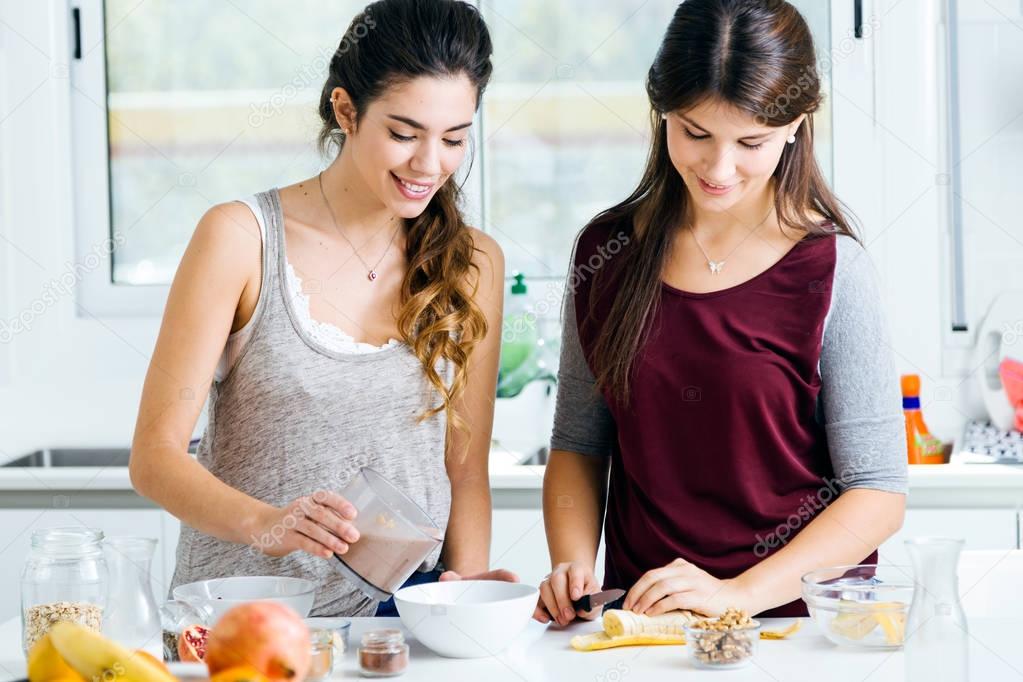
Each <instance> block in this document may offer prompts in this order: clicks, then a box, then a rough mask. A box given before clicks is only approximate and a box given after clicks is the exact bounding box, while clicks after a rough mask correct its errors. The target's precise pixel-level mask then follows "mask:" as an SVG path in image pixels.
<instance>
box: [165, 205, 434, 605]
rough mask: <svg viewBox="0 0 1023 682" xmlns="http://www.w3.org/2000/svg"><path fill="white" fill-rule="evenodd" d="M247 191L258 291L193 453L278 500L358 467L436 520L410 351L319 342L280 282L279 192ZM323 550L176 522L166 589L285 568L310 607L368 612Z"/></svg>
mask: <svg viewBox="0 0 1023 682" xmlns="http://www.w3.org/2000/svg"><path fill="white" fill-rule="evenodd" d="M256 196H257V200H258V203H259V207H260V210H261V213H262V216H261V217H262V218H263V221H264V224H265V226H266V239H265V240H264V244H263V266H262V285H261V288H260V292H259V300H258V302H257V303H256V308H255V311H254V312H253V315H252V332H251V336H250V337H249V339H248V341H247V342H246V343H245V346H244V348H243V349H242V351H241V354H240V355H239V356H238V358H237V359H236V361H235V362H234V364H233V365H232V367H231V370H230V372H229V373H228V374H227V376H226V377H224V378H223V380H222V381H217V382H214V384H213V385H212V387H211V389H210V397H209V414H208V416H209V422H208V425H207V427H206V431H205V432H204V433H203V437H202V441H201V442H200V443H199V449H198V460H199V462H200V463H201V464H202V465H203V466H205V467H206V468H207V469H209V471H210V472H211V473H213V474H214V475H215V476H216V477H217V478H219V479H220V480H222V481H224V482H225V483H227V484H228V485H230V486H232V487H233V488H236V489H238V490H240V491H242V492H243V493H245V494H247V495H250V496H252V497H254V498H256V499H259V500H262V501H263V502H266V503H268V504H272V505H274V506H278V507H280V506H283V505H284V504H286V503H288V502H290V501H291V500H294V499H295V498H297V497H301V496H303V495H309V494H312V493H314V492H315V491H317V490H320V489H330V490H339V489H341V488H342V487H343V486H344V485H345V484H346V483H347V482H348V481H349V480H350V479H351V477H352V476H353V475H355V473H357V472H358V471H359V469H361V468H362V467H365V466H368V467H371V468H373V469H375V470H376V471H377V472H379V473H381V474H382V475H384V476H385V477H387V478H388V479H389V480H390V481H391V482H393V483H394V484H395V485H397V486H398V487H399V488H400V489H401V490H403V491H404V492H405V493H407V494H408V495H409V496H410V497H411V498H412V499H413V500H415V501H416V502H417V503H418V504H419V505H420V506H421V507H422V508H423V509H424V510H425V511H426V512H427V513H428V514H429V515H430V516H431V517H432V518H433V520H434V521H436V522H437V525H438V527H439V528H441V529H442V530H443V529H445V528H446V526H447V521H448V513H449V511H450V507H451V484H450V481H449V480H448V477H447V471H446V469H445V467H444V443H445V431H446V419H445V417H444V414H443V413H441V414H439V415H436V416H434V417H431V418H430V419H428V420H426V421H424V422H421V423H420V422H418V421H417V420H418V417H419V415H421V414H422V413H423V411H424V410H426V409H428V408H429V407H432V406H434V405H436V404H439V397H438V396H437V394H436V392H435V390H434V389H433V388H432V386H431V385H430V384H429V382H428V381H427V379H426V377H425V375H424V374H423V369H422V365H421V363H420V361H419V359H418V358H416V356H415V355H414V354H413V353H412V351H411V349H410V348H409V347H408V345H407V344H404V343H401V344H396V345H394V346H391V347H388V348H385V349H382V350H380V351H377V352H374V353H367V354H348V353H339V352H337V351H335V350H331V349H329V348H326V347H323V346H321V345H318V344H317V343H316V341H315V340H314V339H312V338H311V337H310V336H309V335H308V333H307V332H306V331H305V329H304V328H303V326H302V325H300V324H299V323H298V321H297V318H296V316H295V311H294V308H293V305H292V301H291V296H290V295H289V292H288V291H287V287H286V282H287V279H286V277H285V272H286V271H285V263H286V252H285V237H284V216H283V213H282V211H281V204H280V195H279V194H278V192H277V190H276V189H272V190H270V191H268V192H264V193H261V194H258V195H256ZM448 374H449V372H448V371H446V370H445V371H443V372H442V376H448ZM254 541H255V540H254ZM439 555H440V549H439V548H438V549H437V550H434V552H433V553H432V554H431V555H430V556H429V557H427V559H426V561H425V562H424V563H423V565H422V566H421V567H420V570H431V569H433V568H434V567H435V566H436V564H437V560H438V557H439ZM333 561H335V560H334V559H333V558H332V559H329V560H326V559H321V558H318V557H314V556H312V555H309V554H306V553H304V552H293V553H292V554H290V555H289V556H286V557H270V556H267V555H265V554H263V553H262V552H260V551H258V550H257V549H255V548H254V547H253V546H251V545H248V544H234V543H230V542H225V541H223V540H219V539H217V538H214V537H211V536H209V535H205V534H203V533H200V532H199V531H197V530H195V529H194V528H191V527H189V526H187V525H186V524H182V525H181V535H180V539H179V541H178V548H177V565H176V568H175V571H174V579H173V581H172V583H171V588H172V589H173V587H175V586H177V585H181V584H184V583H189V582H193V581H196V580H206V579H209V578H221V577H226V576H235V575H272V576H295V577H302V578H308V579H310V580H314V581H316V582H317V583H319V589H318V590H317V593H316V601H315V603H314V605H313V609H312V613H311V615H314V616H338V615H344V616H365V615H372V614H373V612H374V610H375V608H376V602H375V601H373V600H372V599H370V598H368V597H366V596H364V595H363V594H362V593H361V592H360V591H359V590H358V588H356V587H355V586H354V585H353V584H351V583H350V582H348V581H347V580H345V579H344V578H343V577H342V576H341V574H340V573H338V572H337V571H336V570H335V569H334V567H333V566H332V564H331V562H333Z"/></svg>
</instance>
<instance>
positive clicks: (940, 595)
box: [905, 538, 970, 682]
mask: <svg viewBox="0 0 1023 682" xmlns="http://www.w3.org/2000/svg"><path fill="white" fill-rule="evenodd" d="M906 548H907V549H908V551H909V557H910V560H911V561H912V562H913V574H914V575H913V581H914V583H915V587H914V590H913V603H912V605H911V606H910V607H909V617H908V619H907V622H906V644H905V660H906V679H907V680H942V681H943V682H958V681H959V680H962V681H963V682H965V681H966V680H969V679H970V677H969V642H970V635H969V630H968V629H967V625H966V614H965V613H964V612H963V607H962V604H960V603H959V575H958V568H959V552H960V551H961V550H962V548H963V541H962V540H959V539H954V538H915V539H912V540H907V541H906Z"/></svg>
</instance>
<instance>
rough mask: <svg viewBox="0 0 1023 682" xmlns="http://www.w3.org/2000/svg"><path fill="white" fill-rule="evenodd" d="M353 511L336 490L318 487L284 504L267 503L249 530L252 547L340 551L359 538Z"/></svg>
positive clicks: (325, 553)
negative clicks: (268, 507)
mask: <svg viewBox="0 0 1023 682" xmlns="http://www.w3.org/2000/svg"><path fill="white" fill-rule="evenodd" d="M356 514H357V512H356V509H355V506H354V505H352V503H351V502H349V501H348V500H346V499H345V498H343V497H341V496H340V495H338V494H337V493H332V492H329V491H326V490H319V491H317V492H315V493H313V494H312V495H306V496H305V497H300V498H298V499H297V500H294V501H292V502H290V503H288V504H287V505H285V506H284V507H271V511H270V513H269V514H267V515H266V517H264V518H262V519H260V521H259V522H258V525H257V530H256V532H254V533H252V538H251V541H252V547H253V548H255V549H257V550H259V551H260V552H262V553H263V554H266V555H268V556H274V557H279V556H286V555H288V554H291V553H292V552H294V551H297V550H301V551H303V552H306V553H307V554H312V555H313V556H317V557H320V558H323V559H329V558H330V557H331V555H332V554H344V553H345V552H347V551H348V546H349V544H351V543H353V542H355V541H357V540H358V539H359V531H358V530H356V528H355V526H353V525H352V524H351V521H352V520H354V519H355V516H356Z"/></svg>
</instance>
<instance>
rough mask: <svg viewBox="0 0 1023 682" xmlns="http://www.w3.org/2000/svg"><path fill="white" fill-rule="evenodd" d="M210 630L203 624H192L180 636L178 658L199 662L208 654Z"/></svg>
mask: <svg viewBox="0 0 1023 682" xmlns="http://www.w3.org/2000/svg"><path fill="white" fill-rule="evenodd" d="M209 635H210V631H209V630H207V629H206V628H204V627H203V626H201V625H190V626H188V627H187V628H185V629H184V630H182V631H181V637H179V638H178V658H179V659H180V660H181V661H182V662H184V663H198V662H199V661H201V660H202V659H203V657H204V656H206V639H207V637H209Z"/></svg>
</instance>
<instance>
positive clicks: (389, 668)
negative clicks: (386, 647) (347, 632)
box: [359, 648, 408, 673]
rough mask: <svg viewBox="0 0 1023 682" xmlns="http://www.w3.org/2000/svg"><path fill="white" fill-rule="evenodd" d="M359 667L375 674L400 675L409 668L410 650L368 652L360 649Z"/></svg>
mask: <svg viewBox="0 0 1023 682" xmlns="http://www.w3.org/2000/svg"><path fill="white" fill-rule="evenodd" d="M359 666H360V667H361V668H362V669H363V670H365V671H367V672H373V673H400V672H402V671H403V670H405V668H407V667H408V649H407V648H403V649H402V650H401V651H367V650H366V649H359Z"/></svg>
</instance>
